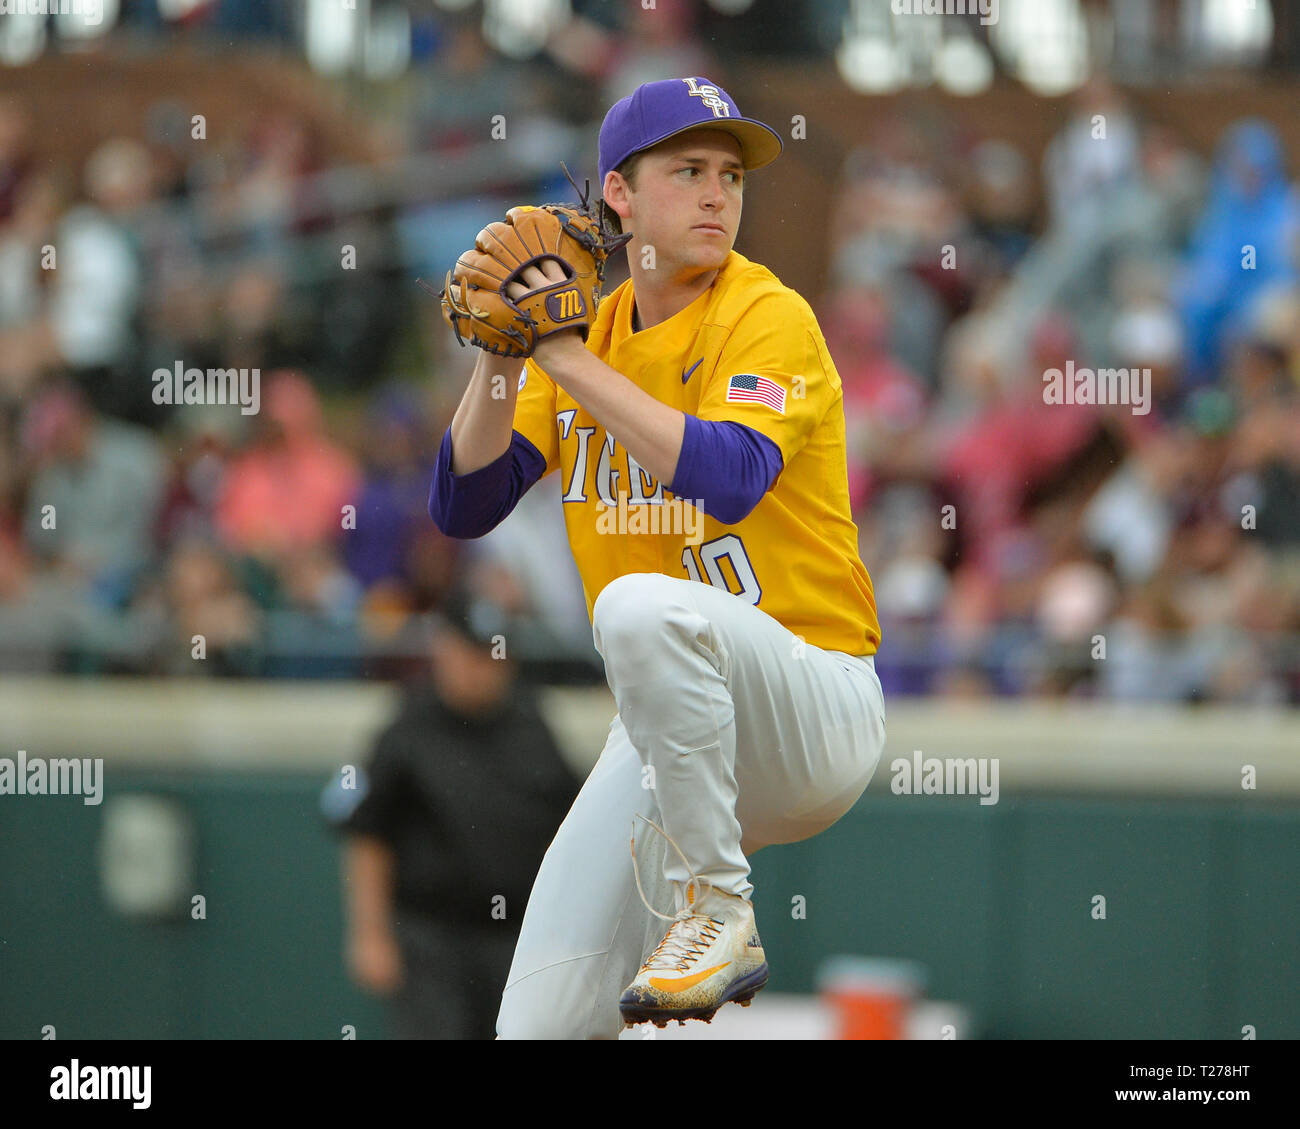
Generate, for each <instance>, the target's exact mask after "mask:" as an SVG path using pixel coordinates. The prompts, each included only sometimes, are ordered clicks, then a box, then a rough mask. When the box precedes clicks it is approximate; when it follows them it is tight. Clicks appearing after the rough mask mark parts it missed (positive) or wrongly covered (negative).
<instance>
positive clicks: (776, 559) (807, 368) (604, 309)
mask: <svg viewBox="0 0 1300 1129" xmlns="http://www.w3.org/2000/svg"><path fill="white" fill-rule="evenodd" d="M633 302H634V295H633V291H632V283H631V281H630V280H629V281H628V282H625V283H623V285H622V286H620V287H618V289H617V290H615V291H614V292H613V293H612V294H610V295H608V296H607V297H606V298H605V299H604V301H603V302H602V303H601V305H600V308H599V310H598V311H597V314H596V320H595V322H594V324H593V326H592V328H591V331H590V333H589V334H588V339H587V348H588V349H590V350H591V352H592V353H594V354H595V355H596V356H597V357H599V358H600V359H601V360H603V361H604V362H605V363H606V364H608V365H609V366H610V367H611V368H614V369H616V370H617V371H619V372H620V373H622V374H623V375H624V376H626V377H627V378H628V379H629V380H631V381H633V382H634V383H636V384H637V385H639V386H640V387H641V388H643V389H644V390H645V391H646V392H648V393H649V394H650V395H651V396H653V397H654V398H655V399H657V400H660V401H662V402H663V403H665V404H667V405H669V406H670V407H673V408H677V409H679V410H681V411H683V412H687V413H690V414H692V415H695V416H698V417H699V418H700V419H704V420H733V421H735V422H736V423H741V424H744V425H745V426H746V427H751V428H753V429H754V430H755V431H758V432H760V433H761V434H763V435H765V436H766V437H767V438H769V439H770V440H772V442H773V443H775V444H776V446H777V447H778V448H780V451H781V455H782V458H783V469H782V471H781V473H780V475H779V476H778V477H777V480H776V482H775V484H774V485H773V486H772V487H771V488H770V489H769V490H768V491H767V493H766V494H764V495H763V497H762V499H761V500H760V501H759V503H758V505H757V506H756V507H755V508H754V510H753V511H752V512H751V513H750V514H749V515H748V516H747V517H745V518H743V519H742V520H741V521H739V522H737V523H736V524H735V525H723V524H722V523H720V522H718V521H716V520H714V519H713V518H711V517H709V516H708V515H707V514H705V513H704V511H703V510H702V509H698V508H697V507H695V506H694V505H691V504H690V502H689V500H685V499H678V498H675V497H674V496H673V494H672V492H671V491H670V490H668V489H667V487H666V485H665V484H664V483H661V482H657V481H655V480H654V479H653V478H652V477H651V476H650V475H649V473H648V472H647V471H645V470H643V469H642V468H641V467H640V466H639V465H638V464H637V463H636V461H635V460H633V459H631V458H630V457H629V455H628V453H627V451H626V450H625V449H624V447H623V446H622V444H620V443H618V442H617V441H616V440H615V439H614V438H613V436H610V435H607V434H606V432H605V429H604V428H603V427H601V426H600V424H598V423H597V422H596V421H595V419H593V418H592V417H591V416H590V415H589V414H588V413H587V412H586V411H584V410H583V409H582V407H581V406H580V405H579V404H578V403H577V401H576V400H574V399H573V398H572V397H571V396H569V394H568V393H566V392H565V391H564V389H562V388H560V387H558V386H557V385H556V384H555V382H554V381H552V380H551V379H550V377H548V376H547V375H546V373H545V371H543V369H542V368H541V367H540V366H539V365H538V364H537V363H536V362H535V361H534V360H532V359H530V360H529V361H528V362H527V366H526V368H525V371H524V374H523V382H522V387H521V388H520V391H519V398H518V403H517V406H516V409H515V420H514V429H515V431H517V432H518V433H519V434H520V435H522V436H523V437H524V438H525V439H527V440H528V441H529V442H530V443H532V445H533V446H534V447H536V448H537V450H538V451H539V452H540V453H541V455H542V457H543V458H544V459H545V460H546V472H545V473H547V474H549V473H550V472H551V471H553V470H559V471H560V473H561V476H562V483H563V498H564V514H565V523H566V527H567V530H568V536H569V545H570V547H571V548H572V550H573V556H574V560H575V561H576V562H577V565H578V571H579V572H580V574H581V576H582V582H583V588H584V591H585V593H586V597H587V612H588V614H589V615H590V613H591V610H592V607H593V605H594V604H595V602H596V597H597V596H599V595H600V593H601V591H602V589H604V587H605V585H607V584H608V583H609V582H610V581H611V580H614V579H616V578H617V577H620V576H623V575H625V574H627V573H630V572H660V573H664V574H666V575H668V576H680V577H688V578H690V579H692V580H698V581H701V582H703V583H707V584H713V585H715V586H717V587H721V588H726V589H727V590H728V591H730V592H731V593H733V594H734V595H736V596H738V597H740V598H741V599H744V600H747V601H749V602H750V603H752V604H754V605H756V606H757V607H758V608H760V609H761V610H762V611H764V612H766V613H767V614H768V615H770V616H772V618H773V619H775V620H777V622H779V623H781V624H782V625H783V626H784V627H786V628H787V629H788V630H789V631H791V632H793V633H794V634H795V635H798V636H800V637H802V638H803V639H804V640H805V641H806V642H808V643H810V644H812V645H813V646H817V647H821V648H824V649H826V650H832V651H844V652H847V653H848V654H853V655H867V654H874V653H875V651H876V649H877V647H878V646H879V643H880V625H879V622H878V620H877V618H876V602H875V596H874V593H873V592H872V588H871V578H870V577H869V576H868V575H867V570H866V568H865V566H864V565H863V564H862V561H861V559H860V558H859V556H858V531H857V527H856V526H855V525H854V523H853V519H852V516H851V512H850V509H849V489H848V475H847V468H846V461H845V459H846V454H845V439H844V406H843V398H842V391H841V386H840V378H839V374H838V373H837V372H836V371H835V365H834V363H833V362H832V360H831V357H830V353H829V352H828V350H827V348H826V341H825V339H824V338H823V337H822V333H821V330H820V328H819V327H818V325H817V319H816V317H815V316H814V314H813V312H812V309H811V308H810V307H809V305H808V303H807V302H805V301H804V299H803V298H801V297H800V296H799V295H798V294H797V293H796V292H795V291H793V290H791V289H790V288H789V287H787V286H784V285H783V284H782V283H781V281H780V280H779V279H778V278H777V277H776V276H775V275H774V274H772V272H771V271H769V270H768V269H767V268H766V267H764V266H761V265H760V264H758V263H753V262H750V261H749V260H748V259H746V258H745V257H744V256H743V255H741V254H739V253H738V252H736V251H732V252H731V253H730V255H729V256H728V257H727V260H726V262H725V263H724V264H723V266H722V269H721V270H720V271H719V272H718V276H717V278H716V279H715V280H714V283H713V285H712V286H711V287H710V288H709V289H708V290H707V291H705V292H704V293H703V294H701V295H700V296H699V297H698V298H696V299H695V301H693V302H692V303H691V304H690V305H689V306H687V307H686V308H685V309H683V310H680V311H679V312H678V313H676V314H674V315H673V316H672V317H671V318H669V319H668V320H667V321H665V322H661V323H660V324H659V325H655V326H651V327H650V328H648V329H643V330H642V331H641V332H639V333H633V332H632V308H633ZM737 377H740V378H741V379H739V380H737V379H735V378H737Z"/></svg>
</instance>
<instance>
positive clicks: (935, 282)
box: [823, 80, 1300, 703]
mask: <svg viewBox="0 0 1300 1129" xmlns="http://www.w3.org/2000/svg"><path fill="white" fill-rule="evenodd" d="M1099 118H1100V119H1101V124H1100V125H1099ZM1285 165H1286V161H1285V154H1284V153H1283V151H1282V148H1281V144H1280V141H1279V138H1278V135H1277V133H1276V132H1275V130H1274V129H1273V128H1272V127H1271V126H1269V125H1268V124H1266V123H1264V122H1261V121H1254V120H1243V121H1240V122H1238V123H1236V124H1234V125H1233V126H1232V127H1231V128H1230V129H1229V130H1228V131H1227V132H1226V133H1225V135H1224V136H1223V137H1222V138H1221V141H1220V143H1219V146H1218V149H1217V151H1216V152H1215V153H1214V154H1213V155H1212V157H1211V159H1210V160H1209V161H1204V160H1202V159H1200V158H1198V157H1197V155H1196V154H1194V153H1193V152H1191V151H1190V150H1189V149H1188V148H1187V146H1185V145H1184V144H1183V143H1181V142H1180V140H1179V138H1178V137H1176V136H1174V135H1172V134H1171V133H1170V132H1169V131H1168V130H1167V129H1166V128H1164V127H1161V126H1158V125H1153V124H1150V123H1147V122H1144V121H1141V120H1139V119H1138V117H1137V116H1136V115H1135V114H1134V113H1133V112H1132V111H1131V110H1130V108H1129V107H1128V106H1127V105H1126V104H1125V101H1124V99H1123V97H1122V95H1121V94H1120V93H1119V92H1118V91H1116V90H1115V89H1113V88H1111V87H1110V86H1108V85H1107V84H1106V83H1105V82H1103V81H1101V80H1096V81H1094V82H1092V83H1091V84H1090V85H1089V86H1088V87H1087V88H1086V89H1084V90H1083V91H1081V92H1080V93H1079V94H1078V95H1077V98H1076V112H1075V115H1074V116H1073V117H1072V119H1071V120H1070V121H1069V122H1068V124H1066V125H1065V127H1064V128H1063V129H1062V130H1061V131H1060V132H1059V133H1058V134H1057V135H1056V137H1055V138H1054V139H1053V141H1052V142H1051V144H1050V146H1049V147H1048V149H1047V152H1046V154H1045V157H1044V159H1043V161H1042V164H1041V168H1036V167H1034V165H1032V164H1031V163H1030V162H1029V161H1028V160H1027V159H1026V157H1025V155H1024V154H1023V153H1021V152H1020V151H1019V150H1018V149H1017V148H1016V147H1015V146H1014V145H1013V144H1010V143H1008V142H1007V141H1005V140H1002V139H993V138H981V137H978V136H969V135H967V134H965V133H963V132H962V130H961V129H960V127H959V126H954V125H952V124H951V123H945V124H944V125H941V126H938V127H936V126H934V125H932V124H929V123H927V125H925V126H923V125H920V124H918V123H914V122H908V121H905V120H897V121H894V122H891V123H888V125H887V126H886V127H885V128H884V129H883V130H882V131H881V134H880V136H879V138H878V139H877V140H875V141H873V143H872V144H871V145H869V146H866V147H863V148H862V149H861V150H859V151H856V152H854V153H852V154H851V155H850V157H849V159H848V161H847V163H846V165H845V168H844V175H843V178H842V184H841V187H840V191H839V205H838V211H837V215H836V216H835V217H834V220H833V222H832V229H833V230H834V231H835V233H836V236H835V241H834V247H833V248H832V254H833V255H834V282H835V285H834V287H833V289H832V291H831V293H830V294H828V295H827V297H826V301H825V307H824V320H823V327H824V329H825V331H826V334H827V337H828V340H829V343H830V346H831V351H832V353H833V355H834V356H835V357H836V360H837V364H838V366H839V369H840V374H841V377H842V378H843V380H844V385H845V407H846V414H847V417H848V424H849V431H850V435H851V436H852V439H851V448H852V452H853V456H854V466H853V467H852V470H851V478H852V481H851V488H852V492H853V497H854V506H855V512H856V514H857V517H858V523H859V528H860V530H861V532H862V547H863V555H864V559H865V560H866V562H867V564H868V567H869V568H870V569H871V572H872V576H873V578H874V581H875V586H876V595H877V601H878V604H879V607H880V611H881V621H882V626H883V630H884V636H885V641H886V643H885V647H886V649H885V650H884V651H883V652H882V656H881V662H880V666H881V669H882V671H885V672H887V673H888V675H889V679H888V682H887V689H890V688H892V689H894V690H895V691H903V692H938V693H948V694H975V695H982V694H1022V693H1051V694H1060V693H1069V694H1076V695H1095V696H1099V697H1105V698H1110V699H1129V700H1146V701H1201V700H1213V701H1224V702H1237V703H1280V702H1288V701H1289V702H1295V701H1297V700H1300V650H1298V649H1297V645H1296V643H1297V638H1300V193H1298V192H1297V189H1296V186H1295V184H1294V183H1293V182H1292V181H1291V180H1290V179H1289V177H1288V175H1287V172H1286V168H1285ZM845 233H847V236H846V234H845ZM945 251H947V252H948V253H947V254H945ZM1070 363H1073V366H1074V368H1075V369H1083V368H1088V369H1093V370H1095V369H1097V368H1099V367H1106V368H1122V369H1129V370H1132V369H1137V370H1139V371H1140V372H1143V373H1145V374H1147V375H1148V377H1149V381H1150V384H1149V387H1150V401H1149V403H1148V404H1146V405H1139V406H1138V407H1137V408H1136V409H1135V407H1134V406H1132V405H1127V404H1117V405H1116V404H1111V405H1099V406H1093V405H1078V404H1075V405H1059V404H1049V403H1047V402H1046V399H1045V394H1044V374H1045V373H1048V372H1049V371H1052V370H1058V369H1059V370H1063V371H1064V370H1066V369H1067V365H1069V364H1070ZM1143 407H1145V408H1147V410H1145V411H1143V410H1142V408H1143ZM882 677H884V676H883V675H882Z"/></svg>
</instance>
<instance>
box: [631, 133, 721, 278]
mask: <svg viewBox="0 0 1300 1129" xmlns="http://www.w3.org/2000/svg"><path fill="white" fill-rule="evenodd" d="M740 160H741V150H740V142H738V141H737V140H736V139H735V138H734V137H732V136H731V134H729V133H724V132H722V131H721V130H713V129H709V130H705V129H699V130H692V131H691V132H690V133H686V134H683V135H682V136H681V137H674V138H670V139H669V140H668V141H666V142H664V144H663V145H662V146H659V147H657V148H655V149H651V150H650V151H649V152H647V153H646V154H645V156H644V157H643V158H642V159H641V162H640V164H639V165H638V168H637V174H636V188H635V189H634V190H632V191H631V192H629V194H628V202H629V204H630V207H631V216H630V218H629V220H628V221H627V222H625V223H624V229H625V230H631V231H633V232H635V233H636V240H637V242H638V243H639V244H640V245H641V246H642V247H643V248H644V247H645V246H646V245H647V244H649V245H651V246H653V247H654V248H655V257H656V259H657V260H658V261H659V263H660V265H661V266H665V267H668V268H669V269H673V270H681V269H686V270H692V269H694V270H701V269H702V270H715V269H717V268H718V267H720V266H721V265H722V263H723V261H724V260H725V259H726V257H727V255H728V254H729V253H730V252H731V248H732V245H733V244H734V243H735V242H736V233H737V232H738V231H739V229H740V209H741V204H742V203H743V196H744V179H745V169H744V166H743V165H742V164H741V163H740Z"/></svg>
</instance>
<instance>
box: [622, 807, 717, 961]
mask: <svg viewBox="0 0 1300 1129" xmlns="http://www.w3.org/2000/svg"><path fill="white" fill-rule="evenodd" d="M636 817H637V819H639V820H641V821H642V822H644V823H648V824H649V825H650V826H651V827H653V828H654V829H655V830H656V831H658V832H659V834H660V835H662V836H663V837H664V838H665V839H667V840H668V842H669V843H670V844H671V845H672V848H673V850H674V851H676V852H677V856H678V858H680V859H681V860H682V865H683V866H685V867H686V869H687V871H688V872H690V875H691V877H690V880H689V881H688V882H687V883H686V908H685V909H683V910H680V911H679V912H678V913H676V914H667V913H660V912H659V911H658V910H657V909H655V907H654V906H652V905H651V904H650V901H649V899H648V898H647V897H646V896H645V890H643V889H642V888H641V872H640V870H639V869H638V868H637V862H636V825H635V824H633V825H632V838H631V840H630V845H631V848H632V876H633V877H634V878H635V879H636V892H637V893H638V894H640V895H641V902H642V904H643V905H644V906H645V908H646V909H648V910H649V911H650V912H651V913H652V914H654V915H655V917H658V918H662V919H663V920H664V921H671V922H672V923H673V924H672V926H671V927H670V928H669V930H668V932H667V934H666V935H665V936H664V939H663V940H662V941H660V942H659V947H658V948H656V949H655V951H654V952H653V953H651V954H650V956H649V958H648V959H647V960H646V962H645V964H643V965H642V966H641V967H642V968H643V969H646V968H674V969H677V970H678V971H683V972H684V971H685V970H686V969H687V968H688V967H689V966H690V964H691V963H692V962H693V961H694V960H695V958H696V957H698V956H699V955H700V954H701V953H703V952H704V946H707V945H710V944H712V943H713V942H714V941H715V940H717V938H718V934H719V931H720V930H721V929H722V925H723V923H722V922H721V921H718V920H717V919H716V918H713V917H709V916H708V915H707V914H702V913H697V912H696V911H695V909H694V908H693V906H694V902H696V901H699V898H700V886H701V884H703V885H705V886H708V888H709V889H710V890H713V889H714V888H715V887H714V885H713V883H712V882H710V881H709V880H708V879H707V878H701V877H700V876H699V875H698V874H696V873H694V871H693V869H692V867H691V864H690V860H689V859H687V857H686V855H685V854H683V853H682V849H681V847H679V846H678V845H677V843H676V841H675V840H674V839H673V837H672V836H671V835H669V834H668V832H667V831H665V830H664V829H663V828H662V827H660V826H659V825H658V824H657V823H655V822H654V820H652V819H646V817H645V816H643V815H642V814H641V813H640V812H637V813H636ZM692 888H693V889H694V891H695V895H694V899H693V900H692V897H691V890H692Z"/></svg>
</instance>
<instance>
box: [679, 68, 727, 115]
mask: <svg viewBox="0 0 1300 1129" xmlns="http://www.w3.org/2000/svg"><path fill="white" fill-rule="evenodd" d="M682 81H683V82H684V83H686V85H687V86H688V87H689V88H690V91H691V97H692V98H698V99H699V100H700V101H701V102H703V103H704V104H705V105H706V106H708V108H709V109H710V110H712V111H713V116H714V117H715V118H729V117H731V107H730V106H729V105H727V102H726V99H724V98H723V97H722V95H721V94H720V93H719V92H718V88H717V87H716V86H710V85H709V84H707V83H706V84H705V85H704V86H701V85H700V84H699V83H698V82H696V81H695V79H693V78H684V79H682Z"/></svg>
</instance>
